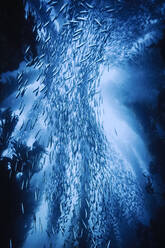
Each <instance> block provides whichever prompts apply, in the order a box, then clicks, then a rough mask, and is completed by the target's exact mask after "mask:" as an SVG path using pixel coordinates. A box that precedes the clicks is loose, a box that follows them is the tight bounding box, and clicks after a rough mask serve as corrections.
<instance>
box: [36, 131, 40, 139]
mask: <svg viewBox="0 0 165 248" xmlns="http://www.w3.org/2000/svg"><path fill="white" fill-rule="evenodd" d="M40 132H41V129H40V130H39V131H38V132H37V134H36V135H35V139H36V138H37V136H38V135H39V133H40Z"/></svg>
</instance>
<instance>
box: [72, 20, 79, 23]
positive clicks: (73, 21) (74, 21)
mask: <svg viewBox="0 0 165 248" xmlns="http://www.w3.org/2000/svg"><path fill="white" fill-rule="evenodd" d="M70 23H78V21H76V20H70Z"/></svg>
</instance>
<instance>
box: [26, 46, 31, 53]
mask: <svg viewBox="0 0 165 248" xmlns="http://www.w3.org/2000/svg"><path fill="white" fill-rule="evenodd" d="M29 49H30V46H28V47H27V48H26V50H25V54H26V53H27V52H28V51H29Z"/></svg>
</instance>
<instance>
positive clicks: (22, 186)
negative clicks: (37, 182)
mask: <svg viewBox="0 0 165 248" xmlns="http://www.w3.org/2000/svg"><path fill="white" fill-rule="evenodd" d="M24 183H25V182H24V180H23V182H22V185H21V189H22V190H23V188H24Z"/></svg>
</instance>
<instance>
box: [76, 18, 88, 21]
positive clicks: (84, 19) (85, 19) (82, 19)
mask: <svg viewBox="0 0 165 248" xmlns="http://www.w3.org/2000/svg"><path fill="white" fill-rule="evenodd" d="M77 20H79V21H87V18H85V17H77Z"/></svg>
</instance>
